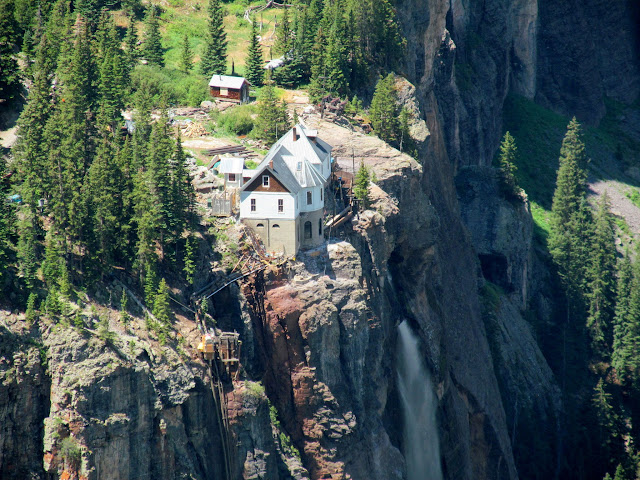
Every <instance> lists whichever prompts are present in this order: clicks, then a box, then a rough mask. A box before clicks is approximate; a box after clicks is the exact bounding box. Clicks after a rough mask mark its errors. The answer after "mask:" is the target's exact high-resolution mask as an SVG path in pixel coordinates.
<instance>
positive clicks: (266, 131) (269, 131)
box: [253, 83, 290, 143]
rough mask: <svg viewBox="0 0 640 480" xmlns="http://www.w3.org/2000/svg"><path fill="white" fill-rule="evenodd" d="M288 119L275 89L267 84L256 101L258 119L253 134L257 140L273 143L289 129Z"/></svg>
mask: <svg viewBox="0 0 640 480" xmlns="http://www.w3.org/2000/svg"><path fill="white" fill-rule="evenodd" d="M289 127H290V125H289V117H288V115H287V109H286V106H285V104H284V103H283V102H281V101H280V100H278V96H277V95H276V91H275V88H274V87H273V84H272V83H268V84H267V85H265V86H264V87H263V88H262V91H261V92H260V98H259V99H258V117H257V118H256V122H255V126H254V129H253V133H254V135H255V136H256V137H257V138H260V139H262V140H265V141H267V142H269V143H273V142H275V141H276V140H278V138H280V137H281V136H282V135H284V134H285V133H286V131H287V130H288V129H289Z"/></svg>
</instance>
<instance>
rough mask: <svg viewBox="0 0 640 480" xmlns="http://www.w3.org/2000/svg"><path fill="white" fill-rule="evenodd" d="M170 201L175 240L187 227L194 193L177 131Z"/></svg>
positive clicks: (191, 211)
mask: <svg viewBox="0 0 640 480" xmlns="http://www.w3.org/2000/svg"><path fill="white" fill-rule="evenodd" d="M171 170H172V183H171V192H172V193H171V201H172V209H173V218H174V223H173V225H172V226H171V229H172V232H173V236H174V238H175V239H176V240H177V239H178V238H180V237H181V236H182V232H183V231H184V230H185V229H186V228H187V227H188V224H189V222H190V220H191V216H192V215H193V205H194V202H195V191H194V189H193V185H192V183H191V179H190V177H189V172H188V171H187V167H186V157H185V154H184V150H183V149H182V138H181V137H180V132H179V131H178V136H177V137H176V145H175V150H174V153H173V158H172V165H171Z"/></svg>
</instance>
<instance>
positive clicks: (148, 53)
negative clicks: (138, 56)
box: [142, 7, 164, 67]
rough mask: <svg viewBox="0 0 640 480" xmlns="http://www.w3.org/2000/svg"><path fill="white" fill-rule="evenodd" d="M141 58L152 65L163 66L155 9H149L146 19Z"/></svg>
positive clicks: (162, 53)
mask: <svg viewBox="0 0 640 480" xmlns="http://www.w3.org/2000/svg"><path fill="white" fill-rule="evenodd" d="M142 56H143V57H144V58H145V59H146V60H147V62H149V63H150V64H153V65H159V66H161V67H163V66H164V49H163V48H162V40H161V37H160V25H159V24H158V15H157V13H156V9H155V8H153V7H152V8H149V9H148V11H147V18H146V31H145V35H144V42H143V43H142Z"/></svg>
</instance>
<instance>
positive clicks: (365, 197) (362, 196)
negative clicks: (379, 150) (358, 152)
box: [353, 163, 371, 209]
mask: <svg viewBox="0 0 640 480" xmlns="http://www.w3.org/2000/svg"><path fill="white" fill-rule="evenodd" d="M370 178H371V177H370V174H369V169H368V168H367V167H366V165H365V164H364V163H361V164H360V168H359V169H358V173H356V178H355V179H354V187H353V194H354V195H355V196H356V198H357V199H358V200H360V201H361V202H362V206H363V208H364V209H367V208H368V207H369V203H370V199H369V183H370Z"/></svg>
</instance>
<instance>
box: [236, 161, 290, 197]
mask: <svg viewBox="0 0 640 480" xmlns="http://www.w3.org/2000/svg"><path fill="white" fill-rule="evenodd" d="M265 160H266V158H265ZM270 163H271V161H269V162H265V161H264V160H263V161H262V163H260V165H258V168H256V169H255V170H252V171H253V172H254V174H253V176H252V177H251V180H248V181H247V182H245V184H244V186H243V187H242V188H241V190H243V191H244V190H247V189H248V188H249V186H251V184H253V181H254V180H255V179H257V178H259V177H260V176H261V175H262V174H263V173H264V172H271V173H272V174H273V175H274V176H275V177H276V178H277V179H278V180H279V181H280V183H282V185H283V186H284V188H286V189H287V190H288V191H289V192H290V193H292V194H294V195H295V194H297V193H298V192H299V191H300V188H301V187H300V184H299V183H298V181H297V180H296V177H294V176H293V173H291V170H289V167H288V166H287V164H286V163H285V162H284V160H283V159H282V157H276V158H274V159H273V165H270Z"/></svg>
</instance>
